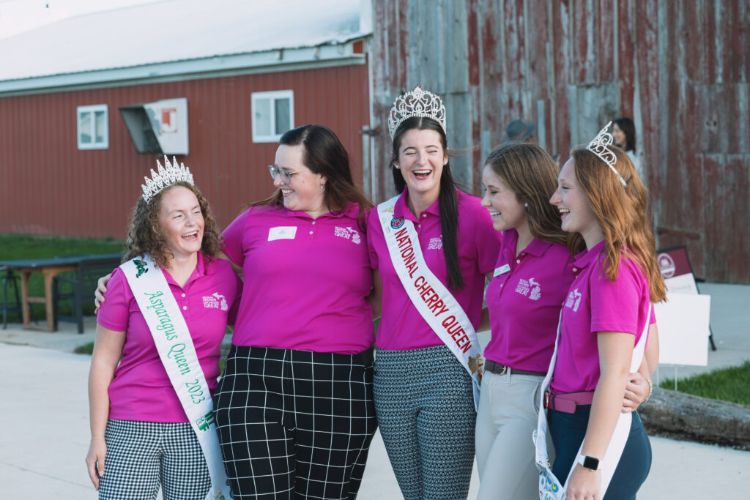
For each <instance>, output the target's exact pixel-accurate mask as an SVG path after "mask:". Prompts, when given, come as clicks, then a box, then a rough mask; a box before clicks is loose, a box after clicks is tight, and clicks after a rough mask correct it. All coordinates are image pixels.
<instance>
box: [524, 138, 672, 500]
mask: <svg viewBox="0 0 750 500" xmlns="http://www.w3.org/2000/svg"><path fill="white" fill-rule="evenodd" d="M607 129H608V126H607V127H605V128H604V129H603V130H602V131H601V132H600V133H599V135H597V137H596V138H595V139H594V140H593V141H591V143H589V145H588V146H587V147H586V148H580V149H575V150H573V152H572V157H571V159H569V160H568V161H567V162H566V163H565V165H564V166H563V168H562V170H561V171H560V175H559V177H558V188H557V190H556V191H555V194H554V196H552V199H551V203H552V204H553V205H555V206H556V207H557V208H558V210H559V211H560V214H561V216H562V228H563V230H564V231H567V232H569V233H575V234H576V235H577V237H578V238H580V240H581V241H583V243H584V244H585V247H586V251H584V252H581V253H580V254H578V255H577V256H576V258H575V261H574V263H573V265H574V269H573V272H574V273H575V275H576V276H575V278H574V279H573V282H572V284H571V286H570V291H569V293H568V296H567V299H566V301H565V303H564V305H563V308H562V313H561V319H560V331H559V341H558V347H557V353H556V361H555V357H554V356H553V364H554V371H553V372H552V371H551V372H550V373H549V375H551V376H552V383H551V385H550V391H549V396H548V398H547V400H548V404H547V406H548V408H549V411H548V415H547V419H548V421H549V428H550V431H551V434H552V441H553V443H554V446H555V461H554V464H553V467H552V473H553V474H554V476H555V477H556V478H557V480H559V482H560V483H561V484H563V485H564V487H565V490H566V492H567V498H568V499H571V500H578V499H588V498H611V499H630V498H635V495H636V492H637V491H638V489H639V488H640V486H641V484H643V481H645V479H646V476H647V475H648V472H649V469H650V466H651V447H650V444H649V441H648V436H647V435H646V432H645V430H644V429H643V424H642V423H641V420H640V417H639V416H638V414H637V413H636V412H634V413H621V404H622V398H623V394H624V393H625V386H626V383H627V375H628V372H629V371H632V368H633V367H637V366H639V365H640V364H641V359H642V357H643V352H644V347H645V344H646V342H647V340H648V336H649V335H648V332H649V325H650V324H651V323H652V322H653V321H652V319H653V314H652V305H651V303H652V302H658V301H662V300H664V298H665V286H664V281H663V280H662V278H661V275H660V273H659V270H658V268H657V265H656V257H655V248H654V238H653V234H652V232H651V224H650V221H649V217H648V210H647V195H646V190H645V188H644V186H643V183H642V182H641V180H640V178H639V177H638V174H637V173H636V170H635V167H634V166H633V164H632V162H631V161H630V160H629V159H628V156H627V155H626V154H625V152H623V151H622V150H621V149H620V148H617V147H614V146H612V136H611V135H610V134H609V133H608V132H607ZM549 375H548V376H549ZM540 428H541V422H540ZM537 439H539V436H537ZM537 444H539V442H538V443H537ZM552 489H554V487H553V488H552Z"/></svg>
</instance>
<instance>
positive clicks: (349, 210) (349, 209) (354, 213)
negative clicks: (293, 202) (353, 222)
mask: <svg viewBox="0 0 750 500" xmlns="http://www.w3.org/2000/svg"><path fill="white" fill-rule="evenodd" d="M280 208H281V210H282V211H284V212H286V213H287V214H288V215H291V216H292V217H300V218H302V219H312V217H310V214H308V213H307V212H304V211H295V210H289V209H287V208H284V207H280ZM358 216H359V205H358V204H357V203H354V202H350V203H349V204H348V205H347V206H346V207H344V209H343V210H338V211H336V212H328V213H325V214H323V215H321V216H319V217H318V219H328V218H330V219H338V218H341V217H347V218H351V219H356V218H357V217H358Z"/></svg>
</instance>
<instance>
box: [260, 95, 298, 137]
mask: <svg viewBox="0 0 750 500" xmlns="http://www.w3.org/2000/svg"><path fill="white" fill-rule="evenodd" d="M278 99H289V128H290V129H292V128H294V91H293V90H275V91H273V92H253V93H252V94H251V104H250V117H251V127H252V134H253V142H258V143H263V142H279V139H281V135H282V134H271V135H263V134H258V133H256V130H257V127H256V123H255V106H256V103H257V102H258V101H260V100H270V101H271V106H270V108H271V130H272V131H274V130H276V105H275V102H276V100H278Z"/></svg>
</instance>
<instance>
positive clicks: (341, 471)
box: [216, 125, 377, 500]
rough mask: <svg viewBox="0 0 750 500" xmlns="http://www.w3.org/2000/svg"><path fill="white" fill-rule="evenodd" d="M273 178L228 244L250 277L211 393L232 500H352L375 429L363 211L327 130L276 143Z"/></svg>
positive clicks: (227, 236)
mask: <svg viewBox="0 0 750 500" xmlns="http://www.w3.org/2000/svg"><path fill="white" fill-rule="evenodd" d="M269 173H270V174H271V177H272V179H273V183H274V186H275V187H276V188H277V189H276V192H275V193H274V194H273V195H272V196H271V197H270V198H268V199H266V200H264V201H261V202H258V203H256V204H254V205H253V206H251V207H250V208H249V209H248V210H246V211H245V212H243V213H242V214H240V215H239V216H238V217H237V218H236V219H235V220H234V222H232V223H231V224H230V225H229V226H228V227H227V228H226V229H225V230H224V233H223V238H224V244H223V250H224V252H225V253H226V255H227V257H229V259H230V260H231V261H232V262H233V263H235V264H236V265H237V266H239V267H241V268H242V270H243V276H244V287H243V292H242V301H241V302H240V307H239V312H238V315H237V321H236V324H235V329H234V334H233V337H232V344H233V345H232V349H231V351H230V353H229V357H228V359H227V366H226V372H225V373H224V376H223V377H222V380H221V382H220V385H219V388H218V391H217V396H216V407H217V409H216V421H217V423H218V427H219V435H220V439H221V445H222V450H223V453H224V461H225V466H226V470H227V475H228V476H229V480H230V484H231V486H232V492H233V494H234V498H235V499H236V500H237V499H250V498H252V499H269V500H270V499H282V498H289V499H291V498H325V499H353V498H355V497H356V495H357V491H358V489H359V486H360V482H361V479H362V475H363V473H364V467H365V462H366V460H367V452H368V448H369V445H370V441H371V439H372V436H373V435H374V433H375V429H376V427H377V421H376V418H375V409H374V407H373V400H372V375H373V374H372V351H371V346H372V342H373V336H374V331H373V324H372V308H371V307H370V304H369V302H368V296H369V295H370V293H371V289H372V272H371V269H370V265H369V260H368V252H367V242H366V236H365V231H364V213H365V212H364V211H365V209H366V208H367V207H368V206H369V202H368V201H367V200H366V199H365V197H364V195H362V194H361V192H360V191H359V189H358V188H357V187H356V186H355V185H354V182H353V180H352V175H351V171H350V169H349V157H348V155H347V152H346V150H345V149H344V146H343V145H342V144H341V142H340V141H339V139H338V138H337V137H336V135H335V134H334V133H333V132H332V131H331V130H329V129H327V128H325V127H322V126H319V125H305V126H302V127H298V128H295V129H293V130H290V131H288V132H286V133H285V134H284V135H282V136H281V140H280V144H279V147H278V149H277V150H276V158H275V161H274V164H273V165H271V166H269Z"/></svg>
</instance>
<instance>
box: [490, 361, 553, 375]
mask: <svg viewBox="0 0 750 500" xmlns="http://www.w3.org/2000/svg"><path fill="white" fill-rule="evenodd" d="M484 370H485V371H488V372H491V373H494V374H495V375H535V376H538V377H544V375H545V374H544V373H541V372H531V371H528V370H516V369H515V368H511V367H510V366H505V365H501V364H500V363H495V362H494V361H490V360H489V359H488V360H485V362H484Z"/></svg>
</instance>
